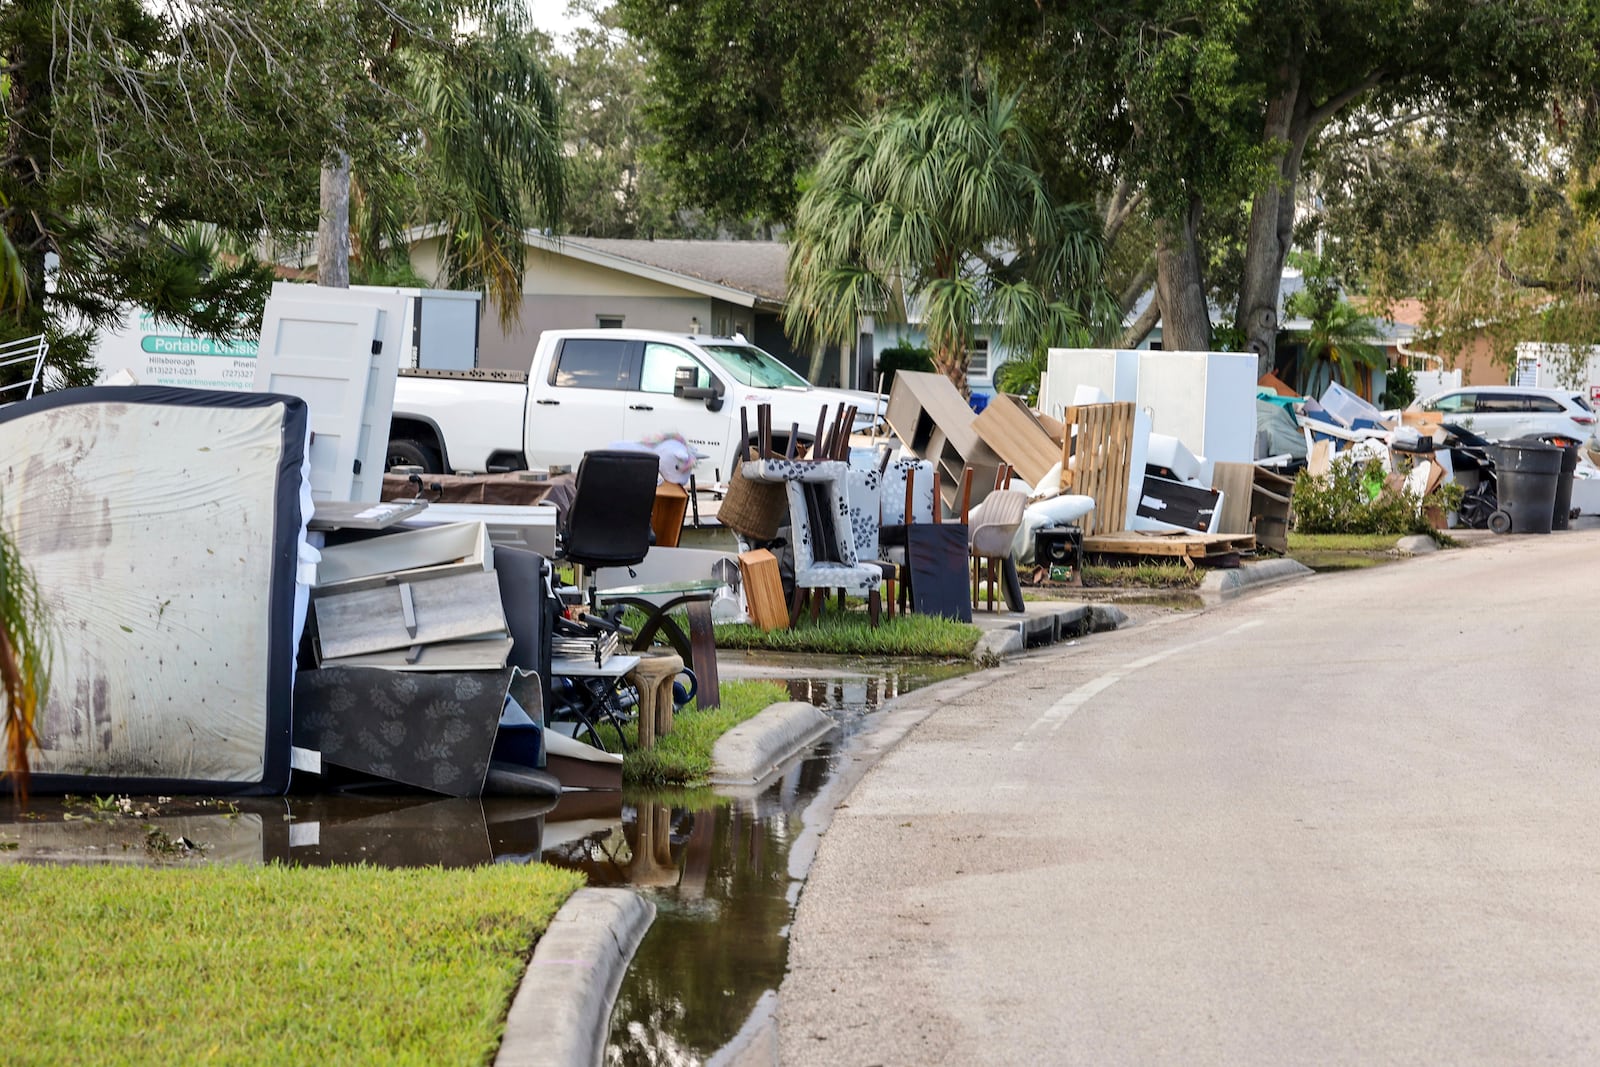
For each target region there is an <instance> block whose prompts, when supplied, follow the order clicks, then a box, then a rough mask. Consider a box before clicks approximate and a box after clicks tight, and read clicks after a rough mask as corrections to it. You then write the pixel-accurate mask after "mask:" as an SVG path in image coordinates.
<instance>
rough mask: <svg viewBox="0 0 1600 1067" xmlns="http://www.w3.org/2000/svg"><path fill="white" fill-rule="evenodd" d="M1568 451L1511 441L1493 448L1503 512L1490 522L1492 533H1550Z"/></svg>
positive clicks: (1569, 492)
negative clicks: (1557, 489)
mask: <svg viewBox="0 0 1600 1067" xmlns="http://www.w3.org/2000/svg"><path fill="white" fill-rule="evenodd" d="M1564 451H1565V450H1564V449H1561V448H1557V447H1556V446H1555V445H1546V444H1541V443H1539V442H1537V441H1508V442H1506V443H1505V444H1500V445H1491V446H1490V447H1489V457H1490V459H1492V460H1493V461H1494V472H1495V481H1496V486H1495V488H1496V497H1497V499H1498V502H1499V511H1497V512H1496V513H1495V515H1494V516H1492V517H1491V519H1490V523H1489V528H1490V529H1491V530H1494V531H1495V532H1496V533H1519V534H1521V533H1530V534H1531V533H1541V534H1547V533H1549V532H1550V527H1551V523H1552V521H1553V520H1554V517H1555V508H1556V487H1557V485H1558V484H1559V483H1560V481H1561V463H1562V459H1563V453H1564ZM1570 498H1571V489H1570V486H1569V489H1568V499H1569V500H1570Z"/></svg>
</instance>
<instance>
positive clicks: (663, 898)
mask: <svg viewBox="0 0 1600 1067" xmlns="http://www.w3.org/2000/svg"><path fill="white" fill-rule="evenodd" d="M794 662H797V658H796V659H790V660H788V661H781V660H777V661H772V662H771V663H770V664H763V663H759V662H756V663H752V662H750V661H746V662H745V663H744V664H742V665H741V666H742V668H743V669H742V670H741V671H740V672H739V674H740V676H742V677H758V676H765V677H770V678H774V679H775V680H778V681H781V682H783V683H784V684H785V685H786V686H787V687H788V689H789V692H790V695H791V696H792V697H793V699H796V700H806V701H810V702H812V703H814V704H817V705H818V706H820V707H823V708H824V709H826V710H828V711H829V713H830V714H831V715H833V716H834V717H835V718H836V719H837V720H838V721H839V723H840V725H841V730H839V731H838V732H836V733H835V734H834V735H833V736H832V737H831V738H830V739H829V740H827V741H825V742H824V743H823V744H821V745H820V746H818V747H817V748H816V749H815V750H814V751H813V752H812V753H811V754H810V755H809V756H808V757H807V758H805V759H804V760H801V761H798V762H796V763H794V764H792V765H791V766H790V767H789V768H788V769H787V770H786V771H785V773H784V774H782V775H781V776H780V777H779V778H778V779H777V780H776V781H774V782H772V783H771V784H770V785H769V786H767V787H766V788H765V789H764V790H763V791H762V792H760V793H759V794H758V795H754V796H738V797H731V796H722V795H718V794H716V793H713V792H712V791H710V790H697V791H694V792H692V793H676V794H673V793H667V794H663V793H659V792H631V791H625V792H623V793H616V792H592V793H584V792H568V793H566V794H564V795H563V796H562V797H561V798H560V800H559V802H556V801H548V800H528V799H520V798H519V799H512V798H506V799H483V800H456V799H440V798H433V797H426V796H409V797H407V796H365V795H359V794H350V793H345V794H338V795H330V796H290V797H286V798H272V799H249V800H246V799H241V800H237V801H231V802H230V801H220V802H219V801H215V800H208V799H203V798H187V797H176V798H159V799H156V798H143V799H141V800H139V801H137V802H136V803H134V804H132V805H130V810H129V811H128V812H126V813H123V812H121V811H119V810H117V809H115V808H111V807H108V806H107V805H106V804H105V802H96V801H93V800H63V799H59V798H58V799H51V798H36V799H35V800H34V801H33V802H32V804H31V806H30V810H29V811H28V812H26V813H18V812H17V811H15V810H14V809H11V808H8V807H5V806H3V805H0V863H15V862H23V863H147V864H164V863H197V862H198V863H210V862H234V863H263V862H279V863H290V864H302V865H314V866H323V865H330V864H353V863H364V864H372V865H377V866H390V867H412V866H424V865H437V866H444V867H469V866H475V865H479V864H486V863H529V862H533V861H535V860H541V859H542V860H543V861H545V862H548V863H553V864H558V865H560V866H564V867H570V868H573V869H575V870H580V871H582V872H583V873H584V874H585V875H586V876H587V877H588V880H589V884H590V885H597V886H617V885H629V886H633V887H635V888H638V889H640V890H641V891H643V892H646V893H648V894H650V896H651V899H652V900H654V901H655V903H656V907H657V914H656V921H655V924H654V925H653V926H652V927H651V930H650V932H649V933H648V934H647V936H646V937H645V939H644V941H643V943H642V944H641V945H640V947H639V950H638V952H637V954H636V955H635V957H634V961H633V965H632V966H631V967H630V968H629V971H628V973H627V977H626V978H625V980H624V982H623V985H622V989H621V991H620V993H619V996H618V1000H617V1005H616V1010H615V1012H614V1013H613V1015H612V1032H611V1038H610V1045H609V1047H608V1048H607V1050H606V1060H607V1062H608V1063H609V1064H613V1065H624V1064H626V1065H636V1064H652V1065H653V1064H678V1063H699V1062H703V1061H704V1060H705V1059H707V1058H708V1057H710V1056H711V1055H713V1054H714V1053H715V1052H717V1050H718V1049H721V1048H722V1047H723V1046H724V1045H726V1044H727V1042H728V1041H729V1040H731V1039H732V1038H733V1037H734V1035H735V1034H737V1033H738V1032H739V1030H740V1027H741V1025H742V1024H744V1023H745V1021H746V1020H747V1019H749V1018H750V1017H751V1015H752V1012H755V1011H757V1010H758V1008H759V1006H760V1005H761V1003H762V1002H763V997H764V996H766V995H768V994H770V992H771V991H773V990H776V989H777V987H778V984H779V983H780V982H781V981H782V978H783V973H784V970H785V967H786V966H787V961H788V931H789V923H790V921H791V920H792V918H793V914H794V906H795V902H796V901H797V900H798V898H799V889H800V885H801V881H802V880H803V878H804V877H805V870H804V866H805V862H804V859H803V857H802V858H800V859H799V861H798V862H795V863H793V867H794V868H795V869H791V855H790V853H791V848H792V846H793V844H794V841H795V839H796V838H797V837H798V836H799V835H800V833H801V831H802V829H803V818H802V813H803V812H804V810H805V808H806V805H807V804H809V803H810V802H811V801H812V800H813V799H814V798H815V797H816V796H817V795H818V793H819V792H820V791H821V790H822V789H823V788H824V787H825V786H826V784H827V782H828V780H829V779H830V777H831V776H832V774H833V771H834V768H835V765H836V762H837V761H838V760H839V759H841V758H842V756H841V752H842V750H843V748H844V746H845V745H847V744H848V740H847V739H848V737H849V735H850V734H852V733H853V732H854V731H855V730H857V729H858V728H859V727H860V725H861V724H862V723H863V722H864V721H865V717H866V716H867V715H868V714H869V713H871V712H872V711H874V710H876V709H877V708H878V707H880V706H881V705H882V704H883V703H885V702H886V701H889V700H892V699H893V698H895V697H896V696H899V695H901V694H902V693H906V692H909V691H910V690H912V689H916V688H919V687H920V686H923V685H927V684H928V683H929V682H932V681H936V680H940V679H943V678H947V677H953V676H955V675H957V674H960V673H964V672H965V671H967V670H970V669H971V667H970V665H969V664H947V665H941V664H917V665H913V666H911V667H910V668H909V669H908V668H907V665H906V664H903V663H900V664H888V665H885V664H875V663H869V662H864V661H860V660H852V661H842V662H836V663H834V664H832V665H829V664H825V663H819V662H818V661H817V660H815V659H807V660H804V661H800V662H803V664H804V666H803V668H801V667H791V666H789V665H788V664H789V663H794ZM764 669H767V670H770V672H771V673H768V674H765V675H761V674H758V673H757V672H760V671H762V670H764ZM802 669H804V670H806V671H809V672H811V674H812V676H802V675H801V673H800V671H801V670H802ZM819 670H827V671H829V674H828V676H827V677H816V676H814V675H815V672H817V671H819ZM177 842H192V843H193V844H194V845H195V846H196V848H194V849H193V850H186V849H184V848H182V847H171V846H174V845H175V843H177ZM804 851H805V850H799V852H797V856H799V854H800V853H803V852H804Z"/></svg>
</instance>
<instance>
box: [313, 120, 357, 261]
mask: <svg viewBox="0 0 1600 1067" xmlns="http://www.w3.org/2000/svg"><path fill="white" fill-rule="evenodd" d="M317 284H318V285H326V286H328V287H330V288H333V289H348V288H350V156H349V154H348V153H345V152H339V153H338V155H337V156H336V158H335V160H334V165H333V166H331V167H330V166H328V165H327V164H324V165H323V167H322V214H321V216H320V218H319V219H318V222H317Z"/></svg>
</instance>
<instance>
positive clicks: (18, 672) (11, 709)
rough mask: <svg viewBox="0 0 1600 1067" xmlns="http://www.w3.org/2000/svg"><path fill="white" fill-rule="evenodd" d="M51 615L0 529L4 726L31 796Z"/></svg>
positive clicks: (8, 750) (21, 784) (20, 782)
mask: <svg viewBox="0 0 1600 1067" xmlns="http://www.w3.org/2000/svg"><path fill="white" fill-rule="evenodd" d="M50 663H51V643H50V640H49V615H48V613H47V611H46V609H45V603H44V597H43V596H42V595H41V594H40V592H39V586H38V584H37V583H36V582H35V581H34V578H33V575H32V573H31V572H30V571H28V569H27V568H26V567H25V566H24V565H23V562H22V557H21V553H20V552H19V551H18V550H17V544H16V542H15V541H14V540H13V539H12V537H11V535H10V534H9V533H8V532H6V531H5V530H3V529H0V727H3V729H4V733H5V738H4V743H5V762H4V765H3V766H0V775H10V776H11V778H12V781H13V785H14V788H15V790H16V793H17V795H18V796H19V797H20V798H22V799H23V800H26V799H27V795H28V775H29V758H28V754H29V750H30V749H31V748H33V747H34V746H35V745H36V744H37V743H38V732H37V723H38V715H39V709H40V708H41V707H42V706H43V705H44V701H45V698H46V696H47V695H48V693H49V690H50Z"/></svg>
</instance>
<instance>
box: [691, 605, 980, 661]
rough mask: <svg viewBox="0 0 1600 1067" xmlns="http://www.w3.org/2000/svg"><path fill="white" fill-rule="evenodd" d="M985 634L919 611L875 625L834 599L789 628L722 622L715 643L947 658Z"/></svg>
mask: <svg viewBox="0 0 1600 1067" xmlns="http://www.w3.org/2000/svg"><path fill="white" fill-rule="evenodd" d="M982 634H983V631H981V630H979V629H978V627H976V626H974V625H972V624H971V623H965V622H957V621H956V620H955V619H946V618H944V617H942V616H938V615H918V614H916V613H915V612H913V613H911V614H907V615H897V616H895V617H894V618H892V619H888V618H885V619H881V620H879V623H878V626H877V628H876V629H874V628H873V626H872V625H871V623H870V622H869V621H868V620H867V615H866V612H864V611H843V612H841V611H839V610H837V609H836V608H835V607H833V605H831V604H830V605H829V606H828V607H827V608H825V609H824V610H823V612H822V617H821V618H820V619H818V620H817V621H816V622H812V621H811V616H810V615H806V616H805V617H803V618H802V619H801V620H800V622H799V623H798V624H797V625H795V626H792V627H790V628H789V629H787V630H762V629H759V628H758V627H755V626H751V625H749V624H748V623H718V624H717V647H718V648H740V649H764V650H767V651H771V652H821V653H827V654H830V655H841V656H921V657H926V658H933V659H948V658H952V657H966V656H970V655H972V650H973V649H974V648H976V647H977V644H978V638H979V637H981V636H982Z"/></svg>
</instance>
